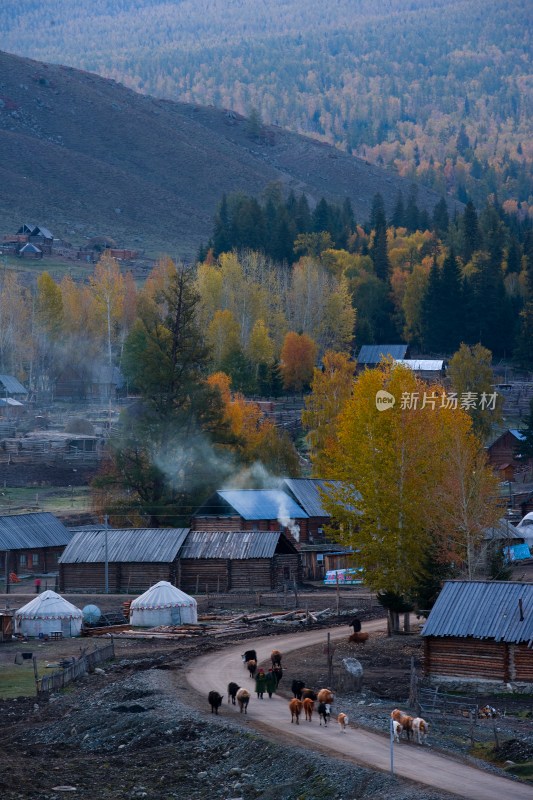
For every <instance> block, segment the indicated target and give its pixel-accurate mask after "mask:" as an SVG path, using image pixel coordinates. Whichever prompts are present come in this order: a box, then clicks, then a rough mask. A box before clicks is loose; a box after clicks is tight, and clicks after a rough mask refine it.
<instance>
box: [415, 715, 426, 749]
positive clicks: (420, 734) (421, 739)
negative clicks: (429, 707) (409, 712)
mask: <svg viewBox="0 0 533 800" xmlns="http://www.w3.org/2000/svg"><path fill="white" fill-rule="evenodd" d="M412 728H413V733H414V735H415V737H416V741H417V742H418V744H425V743H426V741H427V738H428V733H429V722H426V720H425V719H422V717H415V718H414V720H413V726H412Z"/></svg>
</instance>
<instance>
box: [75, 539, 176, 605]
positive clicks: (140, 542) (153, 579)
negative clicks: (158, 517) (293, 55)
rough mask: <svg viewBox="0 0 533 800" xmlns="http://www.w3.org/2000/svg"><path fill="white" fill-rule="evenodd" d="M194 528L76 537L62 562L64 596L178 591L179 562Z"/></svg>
mask: <svg viewBox="0 0 533 800" xmlns="http://www.w3.org/2000/svg"><path fill="white" fill-rule="evenodd" d="M188 533H189V529H188V528H128V529H120V528H113V529H108V530H106V529H104V528H100V529H96V530H95V529H93V530H84V531H79V532H78V533H75V534H74V535H73V537H72V541H71V542H70V544H69V546H68V547H67V548H66V549H65V552H64V553H63V555H62V557H61V559H60V562H59V586H60V589H61V591H63V592H81V591H84V592H104V591H105V566H106V559H107V571H108V584H109V591H110V592H112V593H115V592H140V591H145V590H146V589H148V588H149V587H150V586H152V585H153V584H154V583H158V582H159V581H169V582H170V583H172V584H174V585H176V576H177V558H178V553H179V551H180V547H181V545H182V544H183V542H184V541H185V538H186V536H187V534H188Z"/></svg>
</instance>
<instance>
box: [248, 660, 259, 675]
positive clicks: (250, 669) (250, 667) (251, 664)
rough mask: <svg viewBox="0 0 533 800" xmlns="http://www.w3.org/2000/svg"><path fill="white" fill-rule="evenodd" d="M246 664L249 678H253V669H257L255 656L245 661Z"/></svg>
mask: <svg viewBox="0 0 533 800" xmlns="http://www.w3.org/2000/svg"><path fill="white" fill-rule="evenodd" d="M246 666H247V667H248V672H249V673H250V678H253V677H254V675H255V671H256V669H257V661H256V660H255V658H251V659H250V660H249V661H247V662H246Z"/></svg>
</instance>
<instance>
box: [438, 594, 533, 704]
mask: <svg viewBox="0 0 533 800" xmlns="http://www.w3.org/2000/svg"><path fill="white" fill-rule="evenodd" d="M422 636H423V637H424V672H425V675H426V676H428V677H429V678H430V679H431V680H432V682H438V683H439V684H446V683H448V684H450V683H452V684H454V685H459V686H462V685H465V687H468V688H469V689H478V690H479V691H486V690H487V689H488V686H489V684H490V685H491V688H492V684H495V685H496V688H500V689H504V688H505V686H507V688H509V686H508V685H511V686H512V687H513V689H517V690H520V691H527V692H531V691H533V649H532V648H533V584H531V583H518V582H512V581H446V583H445V584H444V587H443V589H442V591H441V593H440V595H439V596H438V598H437V601H436V603H435V605H434V607H433V609H432V610H431V613H430V615H429V617H428V620H427V622H426V624H425V625H424V629H423V631H422Z"/></svg>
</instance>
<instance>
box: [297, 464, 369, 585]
mask: <svg viewBox="0 0 533 800" xmlns="http://www.w3.org/2000/svg"><path fill="white" fill-rule="evenodd" d="M339 485H340V484H339V482H338V481H324V480H321V479H318V478H285V479H284V480H283V483H282V487H281V488H282V489H283V491H284V492H286V493H287V494H288V495H289V496H290V497H291V498H292V499H293V500H294V501H295V502H296V503H298V505H299V506H300V507H301V508H303V510H304V511H305V512H306V514H307V517H308V518H307V542H304V543H301V544H300V545H299V548H298V549H299V551H300V554H301V557H302V574H303V578H304V579H305V580H313V581H319V580H322V579H323V578H324V577H325V574H326V572H327V571H328V570H332V569H346V568H347V567H351V566H353V551H352V549H351V548H349V547H343V546H341V545H339V544H338V543H336V542H332V541H330V540H328V538H327V536H326V532H325V529H326V527H327V526H328V525H331V517H330V515H329V514H328V512H327V511H326V509H325V508H324V505H323V494H326V495H327V494H328V493H329V491H330V488H331V487H332V486H333V487H335V486H339Z"/></svg>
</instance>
